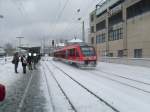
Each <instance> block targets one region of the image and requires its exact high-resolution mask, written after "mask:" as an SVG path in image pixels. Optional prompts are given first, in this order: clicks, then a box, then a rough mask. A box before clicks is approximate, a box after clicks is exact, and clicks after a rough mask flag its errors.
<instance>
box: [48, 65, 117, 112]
mask: <svg viewBox="0 0 150 112" xmlns="http://www.w3.org/2000/svg"><path fill="white" fill-rule="evenodd" d="M51 64H52V65H53V66H54V67H55V68H57V69H58V70H59V71H61V72H62V73H63V74H64V75H65V76H67V77H68V78H70V79H71V80H72V81H74V82H75V83H77V84H78V85H79V86H80V87H82V88H83V89H85V90H86V91H87V92H88V93H90V94H91V95H93V96H94V97H96V98H97V99H98V100H99V101H100V102H103V103H104V104H105V105H106V106H108V107H109V108H111V109H112V110H113V111H114V112H120V111H119V110H118V109H116V108H115V107H114V106H113V105H111V104H110V103H108V102H107V101H105V100H104V99H103V98H101V97H100V96H98V95H96V94H95V93H94V92H92V91H91V90H89V89H88V88H87V87H86V86H84V85H83V84H81V83H80V82H78V81H77V80H75V79H74V78H73V77H71V76H70V75H69V74H67V73H66V72H65V71H64V70H62V69H61V68H59V67H58V66H56V65H55V64H53V63H52V62H51ZM47 68H48V69H49V70H50V68H49V67H48V65H47ZM51 74H52V72H51ZM55 79H56V78H55ZM56 80H57V79H56Z"/></svg>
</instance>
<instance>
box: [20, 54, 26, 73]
mask: <svg viewBox="0 0 150 112" xmlns="http://www.w3.org/2000/svg"><path fill="white" fill-rule="evenodd" d="M21 62H22V68H23V73H24V74H26V66H27V58H26V56H25V55H23V56H22V57H21Z"/></svg>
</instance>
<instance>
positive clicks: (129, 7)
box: [89, 0, 150, 58]
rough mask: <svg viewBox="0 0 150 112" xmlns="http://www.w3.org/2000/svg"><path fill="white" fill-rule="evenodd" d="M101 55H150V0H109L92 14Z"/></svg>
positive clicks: (94, 38) (91, 39)
mask: <svg viewBox="0 0 150 112" xmlns="http://www.w3.org/2000/svg"><path fill="white" fill-rule="evenodd" d="M89 42H90V43H91V44H93V46H94V47H95V48H96V51H97V55H98V56H99V55H100V56H110V57H129V58H150V0H105V1H104V2H102V3H100V4H98V5H96V9H95V10H94V11H93V12H92V13H91V14H90V34H89Z"/></svg>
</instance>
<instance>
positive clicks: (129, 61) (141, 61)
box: [100, 57, 150, 67]
mask: <svg viewBox="0 0 150 112" xmlns="http://www.w3.org/2000/svg"><path fill="white" fill-rule="evenodd" d="M100 61H101V62H107V63H117V64H126V65H136V66H144V67H150V58H120V57H101V58H100Z"/></svg>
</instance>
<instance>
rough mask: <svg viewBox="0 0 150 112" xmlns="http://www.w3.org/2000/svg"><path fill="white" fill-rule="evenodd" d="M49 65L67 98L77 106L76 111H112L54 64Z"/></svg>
mask: <svg viewBox="0 0 150 112" xmlns="http://www.w3.org/2000/svg"><path fill="white" fill-rule="evenodd" d="M47 63H49V62H47ZM49 67H50V69H51V70H52V72H53V73H54V74H55V77H56V79H57V80H58V82H59V83H60V85H61V86H62V88H63V90H64V91H65V92H66V94H67V95H68V97H69V99H70V100H71V101H72V102H73V105H74V106H75V108H77V111H79V112H96V111H97V110H99V111H100V112H113V110H112V109H110V108H109V107H107V106H106V105H105V104H104V103H102V102H100V101H98V100H97V98H95V97H94V96H93V95H91V94H90V93H88V92H87V91H86V90H85V89H83V88H82V87H81V86H79V85H78V84H76V83H75V82H73V81H72V80H70V79H69V78H68V77H66V76H64V75H63V73H62V72H61V71H59V70H58V69H56V68H55V67H54V66H49ZM87 98H88V101H87ZM61 112H62V110H61ZM64 112H65V111H64Z"/></svg>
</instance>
